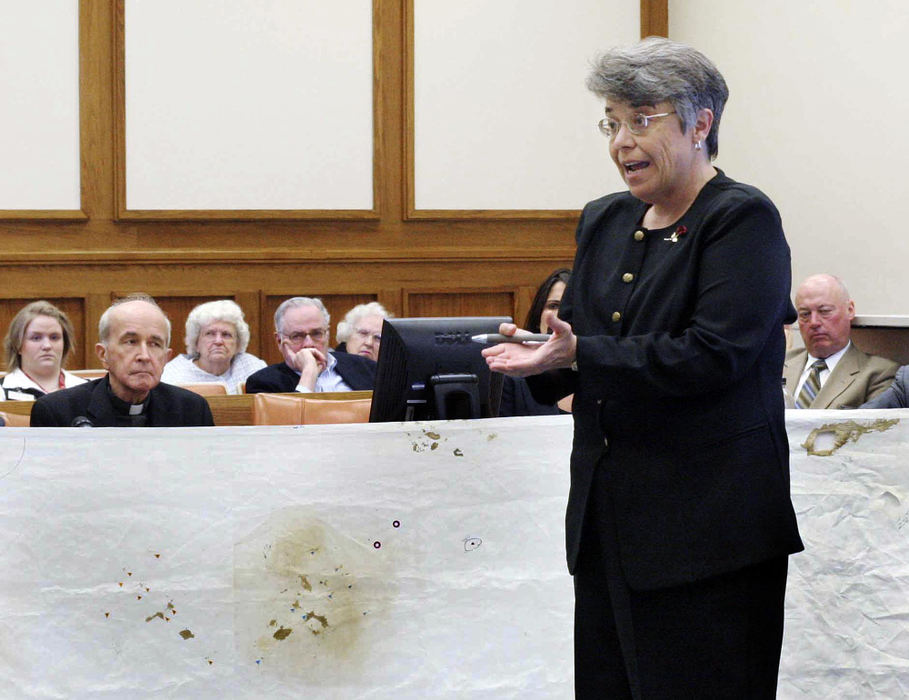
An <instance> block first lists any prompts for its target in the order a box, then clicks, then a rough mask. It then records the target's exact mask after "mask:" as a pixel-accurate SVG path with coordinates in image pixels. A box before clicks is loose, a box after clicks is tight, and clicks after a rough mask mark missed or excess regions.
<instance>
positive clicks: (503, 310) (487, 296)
mask: <svg viewBox="0 0 909 700" xmlns="http://www.w3.org/2000/svg"><path fill="white" fill-rule="evenodd" d="M404 315H405V316H414V317H421V316H430V317H431V316H511V317H512V318H513V317H514V315H515V293H514V290H513V289H508V290H505V289H501V290H499V289H495V290H489V289H487V290H476V289H473V290H470V289H460V290H425V289H421V290H418V289H409V290H405V292H404Z"/></svg>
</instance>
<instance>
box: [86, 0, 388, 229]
mask: <svg viewBox="0 0 909 700" xmlns="http://www.w3.org/2000/svg"><path fill="white" fill-rule="evenodd" d="M83 1H85V0H83ZM379 5H380V0H373V3H372V23H373V47H372V56H373V207H372V209H369V210H366V209H362V210H361V209H319V210H317V209H297V210H291V209H179V210H177V209H173V210H163V209H161V210H158V209H154V210H149V209H146V210H140V209H128V208H127V201H126V191H127V185H128V183H127V182H126V45H125V36H126V20H127V18H126V7H125V6H126V0H114V1H113V15H114V22H113V25H114V26H113V28H114V110H115V111H114V134H115V139H114V141H115V160H114V167H115V172H116V175H115V194H116V219H117V220H126V221H241V222H242V221H248V222H255V221H267V220H277V221H306V220H335V221H340V220H360V221H377V220H378V219H379V218H380V216H381V209H380V207H381V201H382V199H381V197H380V190H381V184H382V177H383V173H384V170H385V169H384V167H383V163H384V157H385V150H384V144H385V141H384V139H383V134H382V128H381V126H380V120H379V119H378V118H377V107H378V103H379V100H380V99H381V97H380V89H381V87H382V79H381V72H380V66H381V62H380V45H379V41H378V40H379V38H380V36H381V35H380V31H379V29H378V27H377V23H378V21H379V17H380V16H381V15H380V9H379ZM339 186H340V183H339Z"/></svg>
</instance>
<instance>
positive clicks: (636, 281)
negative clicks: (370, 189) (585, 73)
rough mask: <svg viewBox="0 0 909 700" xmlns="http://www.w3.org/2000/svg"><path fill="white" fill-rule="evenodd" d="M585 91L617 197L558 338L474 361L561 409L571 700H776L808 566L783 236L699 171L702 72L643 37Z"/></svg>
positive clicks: (590, 221) (703, 63)
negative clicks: (790, 399) (787, 371)
mask: <svg viewBox="0 0 909 700" xmlns="http://www.w3.org/2000/svg"><path fill="white" fill-rule="evenodd" d="M587 84H588V87H589V88H590V89H591V90H592V91H593V92H594V93H595V94H596V95H597V96H599V97H600V98H602V99H603V100H604V101H605V112H606V116H605V118H604V119H602V120H601V121H600V123H599V129H600V131H601V132H602V133H603V135H604V136H605V137H606V139H607V143H608V148H609V154H610V156H611V158H612V160H613V162H614V163H615V165H616V167H617V168H618V170H619V173H620V174H621V176H622V178H623V179H624V181H625V184H626V185H627V188H628V191H626V192H620V193H616V194H611V195H607V196H605V197H602V198H600V199H597V200H595V201H593V202H591V203H589V204H588V205H587V206H586V207H585V208H584V211H583V213H582V215H581V220H580V223H579V224H578V229H577V254H576V258H575V263H574V269H573V271H572V277H571V280H570V281H569V282H568V285H567V288H566V290H565V293H564V295H563V297H562V303H561V307H560V309H559V315H558V317H553V318H551V319H550V325H551V327H552V329H553V334H552V336H551V337H550V339H549V340H548V341H547V342H546V343H544V344H542V345H522V344H519V343H507V344H500V345H497V346H494V347H492V348H487V349H486V350H484V353H485V354H486V356H487V361H488V363H489V365H490V367H491V368H492V369H494V370H497V371H502V372H505V373H507V374H512V375H515V376H527V377H528V383H529V384H530V386H531V389H532V390H533V392H534V395H535V397H536V398H538V399H539V400H549V401H552V400H554V399H556V398H558V397H560V396H564V395H566V394H569V393H572V392H574V406H573V416H574V424H575V434H574V443H573V449H572V455H571V490H570V494H569V499H568V511H567V516H566V538H567V546H568V566H569V570H570V571H571V573H572V574H573V575H574V587H575V687H576V693H577V697H579V698H604V697H609V698H622V697H628V698H631V697H634V698H640V697H644V698H650V697H661V698H663V697H724V698H733V697H736V698H746V697H747V698H772V697H774V696H775V689H776V678H777V672H778V667H779V658H780V649H781V644H782V636H783V602H784V600H783V599H784V593H785V588H786V574H787V563H788V555H789V554H790V553H793V552H796V551H799V550H801V549H802V543H801V540H800V538H799V534H798V528H797V525H796V520H795V514H794V511H793V508H792V503H791V500H790V495H789V456H788V442H787V438H786V430H785V423H784V407H783V393H782V391H780V381H781V380H780V377H781V373H782V366H783V354H784V348H785V340H784V338H783V333H782V331H781V329H782V327H783V325H784V324H785V323H791V322H792V321H793V320H794V319H795V314H794V310H793V308H792V305H791V303H790V301H789V287H790V260H789V247H788V245H787V243H786V239H785V237H784V235H783V229H782V224H781V221H780V216H779V214H778V212H777V210H776V207H774V205H773V203H772V202H771V201H770V200H769V199H768V198H767V196H766V195H764V194H763V193H762V192H761V191H760V190H758V189H756V188H754V187H751V186H749V185H745V184H742V183H739V182H736V181H734V180H733V179H731V178H730V177H728V176H726V175H725V174H724V173H723V172H722V171H721V170H719V169H718V168H716V167H714V165H713V163H712V160H713V158H714V157H716V155H717V150H718V135H719V124H720V116H721V115H722V112H723V106H724V104H725V102H726V98H727V96H728V90H727V87H726V83H725V81H724V80H723V77H722V75H721V74H720V73H719V71H718V70H717V68H716V66H714V65H713V63H712V62H711V61H710V60H708V59H707V58H706V57H705V56H703V55H702V54H701V53H699V52H697V51H695V50H694V49H692V48H690V47H688V46H685V45H682V44H678V43H675V42H671V41H668V40H666V39H659V38H650V39H647V40H644V41H642V42H640V43H638V44H636V45H634V46H632V47H630V48H620V49H614V50H610V51H608V52H606V53H605V54H603V55H602V56H601V57H600V58H599V59H598V60H597V61H596V62H595V64H594V66H593V70H592V72H591V74H590V76H589V78H588V83H587ZM502 332H503V333H508V334H514V333H518V332H519V331H518V330H517V329H516V328H515V327H514V326H511V325H506V326H503V328H502ZM531 375H532V376H531Z"/></svg>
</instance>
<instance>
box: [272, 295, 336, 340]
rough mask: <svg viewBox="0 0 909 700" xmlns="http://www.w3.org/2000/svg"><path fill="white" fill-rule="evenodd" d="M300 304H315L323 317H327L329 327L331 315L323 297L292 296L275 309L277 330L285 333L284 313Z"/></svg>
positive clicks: (326, 322)
mask: <svg viewBox="0 0 909 700" xmlns="http://www.w3.org/2000/svg"><path fill="white" fill-rule="evenodd" d="M298 306H314V307H315V308H317V309H318V310H319V312H320V313H321V314H322V318H324V319H325V327H326V328H328V327H329V325H330V324H331V316H329V315H328V309H326V308H325V304H323V303H322V300H321V299H319V298H317V297H291V298H290V299H286V300H285V301H282V302H281V306H279V307H278V309H277V311H275V330H276V331H277V332H278V333H282V334H283V333H284V314H286V313H287V312H288V310H290V309H295V308H297V307H298Z"/></svg>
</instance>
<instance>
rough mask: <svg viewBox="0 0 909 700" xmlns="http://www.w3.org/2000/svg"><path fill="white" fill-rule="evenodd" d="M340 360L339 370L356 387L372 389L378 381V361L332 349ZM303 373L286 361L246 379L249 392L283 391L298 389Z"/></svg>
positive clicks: (276, 392)
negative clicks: (288, 364) (295, 370)
mask: <svg viewBox="0 0 909 700" xmlns="http://www.w3.org/2000/svg"><path fill="white" fill-rule="evenodd" d="M332 356H333V357H334V358H335V360H337V361H338V364H337V365H335V370H336V371H337V372H338V374H340V375H341V379H343V380H344V382H345V383H346V384H347V386H349V387H350V388H351V389H352V390H353V391H364V390H372V389H373V387H375V385H376V363H375V362H373V361H372V360H370V359H368V358H365V357H360V356H359V355H350V354H348V353H346V352H336V353H332ZM299 383H300V375H299V374H297V373H296V372H294V370H292V369H291V368H290V367H288V366H287V363H285V362H279V363H278V364H276V365H269V366H268V367H263V368H262V369H260V370H259V371H258V372H254V373H253V374H251V375H249V377H248V378H247V380H246V393H247V394H281V393H285V394H286V393H290V392H293V391H294V390H296V388H297V384H299Z"/></svg>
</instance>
